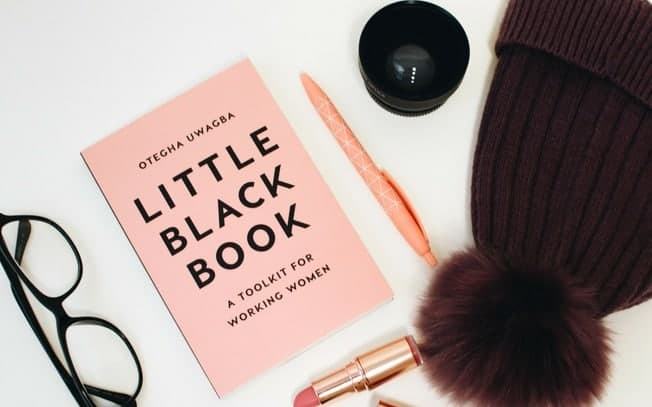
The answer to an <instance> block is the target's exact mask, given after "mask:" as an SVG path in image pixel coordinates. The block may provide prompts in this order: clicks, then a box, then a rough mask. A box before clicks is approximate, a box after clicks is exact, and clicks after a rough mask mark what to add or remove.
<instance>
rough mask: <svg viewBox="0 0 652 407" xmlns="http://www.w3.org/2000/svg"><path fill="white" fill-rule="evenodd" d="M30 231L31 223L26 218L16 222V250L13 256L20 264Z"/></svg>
mask: <svg viewBox="0 0 652 407" xmlns="http://www.w3.org/2000/svg"><path fill="white" fill-rule="evenodd" d="M31 233H32V225H31V224H30V223H29V221H28V220H25V219H23V220H21V221H19V222H18V233H17V235H16V251H15V252H14V258H15V259H16V262H17V263H18V264H20V263H21V262H22V261H23V255H24V254H25V247H27V241H28V240H29V235H30V234H31Z"/></svg>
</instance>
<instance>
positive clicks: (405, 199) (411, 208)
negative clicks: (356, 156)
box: [380, 170, 429, 242]
mask: <svg viewBox="0 0 652 407" xmlns="http://www.w3.org/2000/svg"><path fill="white" fill-rule="evenodd" d="M380 175H382V177H383V178H385V181H387V183H388V184H389V186H390V187H392V188H393V189H394V191H396V194H397V195H398V197H399V198H401V201H403V204H404V205H405V207H406V208H407V210H408V212H410V215H411V216H412V218H413V219H414V221H415V222H416V223H417V226H418V227H419V230H420V231H421V234H422V235H423V237H424V239H426V242H428V241H429V239H428V234H427V233H426V229H425V228H424V227H423V223H421V219H419V215H417V211H416V210H415V209H414V206H412V203H411V202H410V200H409V199H408V197H407V195H405V192H403V189H402V188H401V186H400V185H398V183H397V182H396V180H394V178H393V177H392V176H391V175H390V174H389V173H388V172H387V171H385V170H380Z"/></svg>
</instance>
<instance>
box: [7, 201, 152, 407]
mask: <svg viewBox="0 0 652 407" xmlns="http://www.w3.org/2000/svg"><path fill="white" fill-rule="evenodd" d="M37 235H39V239H38V240H39V241H40V242H44V244H43V245H42V246H40V247H39V248H41V249H42V250H41V251H40V252H38V251H37V250H34V249H35V248H34V249H33V250H30V251H29V252H28V251H27V250H26V249H27V242H28V240H30V236H31V237H32V240H34V239H36V236H37ZM12 239H13V240H15V250H14V253H13V255H12V253H11V251H10V249H9V246H10V245H9V242H10V241H11V240H12ZM31 245H32V244H30V247H31ZM26 253H28V256H25V255H26ZM63 258H67V259H68V260H70V262H69V264H68V265H66V266H62V265H58V264H57V261H58V260H59V259H63ZM26 259H29V260H32V259H37V260H38V259H40V260H41V261H40V262H39V261H35V262H34V264H31V262H27V261H25V260H26ZM43 262H45V264H40V267H38V263H43ZM0 263H1V264H2V267H3V269H4V270H5V273H6V274H7V277H8V278H9V282H10V284H11V291H12V292H13V294H14V297H15V298H16V302H17V303H18V305H19V307H20V310H21V311H22V312H23V314H24V315H25V318H26V319H27V322H28V323H29V325H30V327H31V328H32V330H33V331H34V334H36V336H37V338H38V340H39V342H40V343H41V346H43V349H45V352H46V353H47V355H48V356H49V358H50V360H51V361H52V363H53V364H54V366H55V367H56V369H57V371H58V372H59V375H60V376H61V378H62V379H63V381H64V382H65V383H66V386H68V389H69V390H70V392H71V393H72V395H73V397H74V398H75V400H76V401H77V403H79V405H80V406H82V407H95V404H94V402H93V399H92V398H91V396H93V397H97V398H99V399H103V400H105V401H109V402H112V403H115V404H117V405H119V406H125V407H135V406H136V397H137V396H138V393H139V392H140V389H141V387H142V384H143V374H142V369H141V366H140V361H139V360H138V356H137V355H136V352H135V351H134V348H133V346H132V345H131V343H130V342H129V340H128V339H127V337H126V336H125V335H124V334H123V333H122V332H121V331H120V330H119V329H118V328H117V327H116V326H115V325H113V324H111V323H110V322H108V321H106V320H104V319H101V318H96V317H91V316H82V317H73V316H70V315H69V314H68V313H67V312H66V310H65V309H64V308H63V302H64V301H65V300H66V298H68V297H69V296H70V294H72V292H73V291H75V289H76V288H77V286H78V285H79V283H80V281H81V277H82V261H81V257H80V255H79V251H78V250H77V247H76V246H75V244H74V243H73V241H72V239H70V237H69V236H68V234H67V233H66V232H65V231H64V230H63V229H62V228H61V227H60V226H59V225H57V224H56V223H55V222H53V221H51V220H49V219H47V218H43V217H40V216H29V215H28V216H6V215H3V214H1V213H0ZM26 263H27V264H26ZM75 268H76V270H75ZM66 277H69V278H66ZM23 285H24V286H25V287H27V289H28V290H29V292H30V293H31V294H32V295H33V297H34V298H36V300H37V301H38V302H40V303H41V304H42V305H43V306H44V307H45V308H46V309H48V310H49V311H50V312H51V313H52V314H53V316H54V320H55V325H56V337H57V339H58V345H60V349H61V353H62V354H63V360H61V358H60V357H59V356H57V353H56V351H55V349H54V347H53V346H52V345H53V344H52V343H51V342H50V340H49V339H48V337H47V335H46V334H45V331H44V327H43V324H42V323H41V322H39V319H38V318H37V316H36V314H35V313H34V310H33V309H32V306H31V304H30V302H29V300H28V298H27V296H26V293H25V290H24V289H23ZM84 326H85V327H92V328H99V329H101V330H102V333H103V334H104V333H108V334H113V335H111V336H114V338H113V339H114V340H117V343H119V346H120V347H126V351H127V352H126V353H125V354H126V355H128V356H127V358H129V357H130V358H131V360H132V361H133V365H134V367H135V371H136V374H137V383H136V385H135V389H134V390H133V391H132V392H131V393H129V392H127V393H123V392H117V391H111V390H107V389H105V388H102V387H96V386H91V385H90V384H88V383H85V382H84V381H83V380H82V378H81V377H80V373H79V366H77V365H78V364H81V363H80V362H79V360H78V359H75V358H74V357H73V356H74V352H71V349H70V347H69V345H70V336H72V334H71V332H72V331H75V330H77V331H80V330H81V329H80V328H79V327H84ZM81 331H83V330H81ZM73 350H74V349H73ZM83 350H85V351H86V353H88V349H83ZM122 350H124V349H122ZM80 353H82V354H83V353H84V352H80ZM100 353H101V352H100ZM123 353H124V352H123Z"/></svg>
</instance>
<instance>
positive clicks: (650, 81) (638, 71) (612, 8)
mask: <svg viewBox="0 0 652 407" xmlns="http://www.w3.org/2000/svg"><path fill="white" fill-rule="evenodd" d="M515 45H516V46H525V47H530V48H534V49H538V50H540V51H545V52H547V53H550V54H552V55H554V56H556V57H558V58H561V59H563V60H565V61H566V62H569V63H571V64H574V65H577V66H579V67H581V68H583V69H586V70H588V71H590V72H592V73H594V74H595V75H598V76H599V77H602V78H606V79H609V80H611V81H612V82H613V83H615V84H616V85H617V86H619V87H621V88H622V89H623V90H625V91H626V92H628V93H630V94H631V95H632V96H633V97H635V98H637V99H639V100H640V101H642V102H643V103H645V104H646V105H647V106H648V107H652V4H650V3H648V1H647V0H511V1H510V4H509V6H508V9H507V13H506V15H505V18H504V20H503V25H502V28H501V33H500V35H499V38H498V41H497V43H496V53H497V54H498V55H499V56H500V53H501V51H502V50H503V49H505V48H506V47H509V46H515Z"/></svg>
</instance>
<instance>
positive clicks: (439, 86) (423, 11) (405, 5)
mask: <svg viewBox="0 0 652 407" xmlns="http://www.w3.org/2000/svg"><path fill="white" fill-rule="evenodd" d="M358 51H359V58H360V72H361V73H362V77H363V79H364V81H365V85H366V87H367V90H368V91H369V94H370V95H371V96H372V97H373V98H374V100H376V101H377V102H378V103H379V104H380V105H381V106H382V107H384V108H385V109H387V110H389V111H391V112H393V113H398V114H403V115H421V114H425V113H428V112H431V111H433V110H435V109H436V108H437V107H439V106H441V105H442V104H443V103H444V102H445V101H446V99H448V97H449V96H450V95H451V94H452V93H453V92H454V91H455V89H457V87H458V86H459V84H460V82H461V81H462V78H463V77H464V73H465V72H466V67H467V65H468V63H469V42H468V39H467V37H466V33H465V32H464V29H463V28H462V26H461V25H460V23H459V22H458V21H457V20H456V19H455V17H453V16H452V15H451V14H450V13H449V12H447V11H446V10H444V9H443V8H441V7H438V6H436V5H434V4H432V3H428V2H425V1H399V2H397V3H392V4H390V5H388V6H386V7H384V8H382V9H381V10H379V11H378V12H377V13H376V14H374V15H373V16H372V17H371V18H370V19H369V21H368V22H367V24H366V25H365V27H364V29H363V30H362V34H361V35H360V44H359V50H358Z"/></svg>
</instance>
